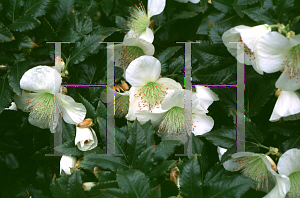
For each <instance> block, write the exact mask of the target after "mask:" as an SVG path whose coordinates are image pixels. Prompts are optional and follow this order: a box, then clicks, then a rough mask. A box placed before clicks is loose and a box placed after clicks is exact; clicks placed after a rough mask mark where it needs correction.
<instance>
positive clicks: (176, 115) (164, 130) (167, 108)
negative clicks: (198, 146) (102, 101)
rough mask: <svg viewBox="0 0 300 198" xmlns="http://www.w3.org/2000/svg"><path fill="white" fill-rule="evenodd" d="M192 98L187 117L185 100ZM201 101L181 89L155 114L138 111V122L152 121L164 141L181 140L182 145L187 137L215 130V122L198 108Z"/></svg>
mask: <svg viewBox="0 0 300 198" xmlns="http://www.w3.org/2000/svg"><path fill="white" fill-rule="evenodd" d="M186 97H187V98H191V100H192V108H191V109H190V110H192V112H191V111H188V110H187V111H186V114H189V112H191V115H189V116H187V117H186V116H185V109H184V99H185V98H186ZM198 104H199V99H198V98H197V96H196V94H195V93H193V92H191V91H188V90H184V89H180V90H175V91H174V92H173V93H170V94H168V95H167V96H166V97H165V99H164V100H163V102H162V104H161V108H158V110H157V111H155V112H149V111H137V112H136V113H135V115H136V117H137V120H138V121H139V122H140V123H141V124H144V123H146V122H147V121H148V120H151V122H152V125H153V126H154V127H158V134H159V135H161V137H162V141H164V140H181V142H180V144H184V143H185V142H186V141H187V135H190V134H191V133H194V134H195V135H202V134H204V133H206V132H208V131H210V130H211V129H212V128H213V125H214V120H213V119H212V118H211V117H210V116H207V115H205V113H203V112H202V111H200V110H199V109H198V108H197V106H198Z"/></svg>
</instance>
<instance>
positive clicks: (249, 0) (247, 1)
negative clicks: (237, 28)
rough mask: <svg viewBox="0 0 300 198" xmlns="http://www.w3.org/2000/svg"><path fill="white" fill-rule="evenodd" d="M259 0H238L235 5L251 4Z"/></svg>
mask: <svg viewBox="0 0 300 198" xmlns="http://www.w3.org/2000/svg"><path fill="white" fill-rule="evenodd" d="M259 1H260V0H238V1H237V5H251V4H254V3H257V2H259Z"/></svg>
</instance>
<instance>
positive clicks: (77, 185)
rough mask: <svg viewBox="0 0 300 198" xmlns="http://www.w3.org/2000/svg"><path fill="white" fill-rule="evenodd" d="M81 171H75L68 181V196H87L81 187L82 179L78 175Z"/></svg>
mask: <svg viewBox="0 0 300 198" xmlns="http://www.w3.org/2000/svg"><path fill="white" fill-rule="evenodd" d="M80 172H81V171H75V172H74V173H73V174H72V175H71V177H70V179H69V183H68V195H69V197H83V198H85V197H87V196H86V195H85V193H84V190H83V188H82V179H81V175H80Z"/></svg>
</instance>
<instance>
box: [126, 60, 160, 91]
mask: <svg viewBox="0 0 300 198" xmlns="http://www.w3.org/2000/svg"><path fill="white" fill-rule="evenodd" d="M160 71H161V64H160V62H159V60H157V59H156V58H154V57H153V56H146V55H145V56H141V57H139V58H137V59H135V60H134V61H132V62H131V63H130V64H129V66H128V68H127V69H126V81H127V82H129V83H130V84H131V85H132V86H136V87H137V86H144V85H146V84H147V83H148V82H155V81H156V80H157V79H158V78H159V75H160Z"/></svg>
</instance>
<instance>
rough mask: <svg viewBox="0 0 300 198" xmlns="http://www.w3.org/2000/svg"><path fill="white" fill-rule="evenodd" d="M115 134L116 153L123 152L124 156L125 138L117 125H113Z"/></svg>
mask: <svg viewBox="0 0 300 198" xmlns="http://www.w3.org/2000/svg"><path fill="white" fill-rule="evenodd" d="M115 136H116V144H115V145H116V146H115V152H116V154H123V155H124V156H126V153H125V151H126V146H127V138H126V136H125V134H124V132H123V131H122V130H121V129H119V128H118V127H115Z"/></svg>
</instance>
